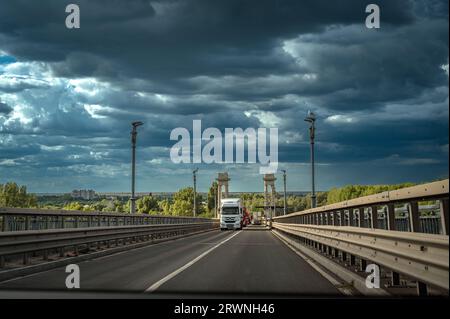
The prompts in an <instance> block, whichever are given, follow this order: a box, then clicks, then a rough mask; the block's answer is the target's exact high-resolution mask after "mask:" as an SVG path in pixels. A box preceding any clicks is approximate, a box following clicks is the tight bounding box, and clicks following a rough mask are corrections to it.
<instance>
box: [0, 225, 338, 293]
mask: <svg viewBox="0 0 450 319" xmlns="http://www.w3.org/2000/svg"><path fill="white" fill-rule="evenodd" d="M78 265H79V266H80V272H81V276H80V277H81V280H80V282H81V290H95V291H121V292H124V291H125V292H144V291H146V290H147V289H149V288H150V290H151V291H152V293H178V292H179V293H192V292H198V293H206V294H208V293H249V294H251V293H256V294H258V293H269V294H277V293H279V294H301V295H305V294H306V295H317V294H322V295H324V294H325V295H339V294H340V292H339V291H338V290H337V289H336V288H335V287H334V286H333V285H332V284H331V283H330V282H329V281H328V280H327V279H325V278H324V277H322V275H321V274H320V273H318V272H317V271H316V270H314V269H313V268H312V267H311V266H310V265H309V264H308V263H307V262H305V261H304V260H303V259H302V258H300V257H299V256H298V255H297V254H295V253H294V252H292V251H291V250H290V249H289V248H288V247H287V246H286V245H285V244H283V243H282V242H281V241H280V240H278V239H277V238H276V237H275V236H274V235H272V234H271V232H268V231H240V232H231V231H226V232H219V231H212V232H209V233H205V234H201V235H196V236H192V237H188V238H184V239H180V240H175V241H170V242H164V243H160V244H157V245H151V246H147V247H144V248H139V249H134V250H130V251H127V252H124V253H118V254H115V255H111V256H107V257H102V258H98V259H95V260H91V261H86V262H81V263H79V264H78ZM182 267H185V269H184V270H183V271H181V272H180V268H182ZM67 275H68V274H66V273H65V268H57V269H54V270H51V271H47V272H43V273H38V274H35V275H31V276H27V277H23V278H18V279H14V280H11V281H7V282H3V283H0V290H3V289H14V290H15V289H27V290H28V289H39V290H53V289H56V290H67V289H66V287H65V278H66V276H67Z"/></svg>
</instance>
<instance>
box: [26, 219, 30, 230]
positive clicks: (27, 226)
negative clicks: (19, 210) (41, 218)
mask: <svg viewBox="0 0 450 319" xmlns="http://www.w3.org/2000/svg"><path fill="white" fill-rule="evenodd" d="M29 229H30V216H28V215H27V216H25V230H29Z"/></svg>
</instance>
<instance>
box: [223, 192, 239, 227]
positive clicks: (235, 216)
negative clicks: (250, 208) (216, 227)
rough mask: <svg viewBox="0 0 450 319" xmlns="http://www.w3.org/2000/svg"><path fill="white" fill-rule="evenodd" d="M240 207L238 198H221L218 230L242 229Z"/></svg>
mask: <svg viewBox="0 0 450 319" xmlns="http://www.w3.org/2000/svg"><path fill="white" fill-rule="evenodd" d="M242 208H243V207H242V202H241V200H240V199H239V198H223V199H222V200H221V202H220V230H225V229H242V218H243V211H242Z"/></svg>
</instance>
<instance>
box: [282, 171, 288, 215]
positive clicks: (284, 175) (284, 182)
mask: <svg viewBox="0 0 450 319" xmlns="http://www.w3.org/2000/svg"><path fill="white" fill-rule="evenodd" d="M282 172H283V186H284V209H283V214H284V215H286V213H287V197H286V170H282Z"/></svg>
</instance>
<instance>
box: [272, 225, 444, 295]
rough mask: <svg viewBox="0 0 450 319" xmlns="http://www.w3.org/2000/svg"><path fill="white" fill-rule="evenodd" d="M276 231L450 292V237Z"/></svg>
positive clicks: (351, 230) (323, 229)
mask: <svg viewBox="0 0 450 319" xmlns="http://www.w3.org/2000/svg"><path fill="white" fill-rule="evenodd" d="M273 227H274V228H275V229H279V230H281V231H283V232H285V233H288V234H291V235H294V236H297V237H302V238H304V239H306V240H310V241H313V242H315V243H316V245H317V244H318V245H319V250H322V249H323V250H325V248H322V245H323V247H328V248H327V249H330V248H331V249H337V250H339V251H340V252H341V254H342V253H346V254H350V255H351V256H358V257H360V258H363V259H364V260H370V261H371V262H373V263H376V264H378V265H380V266H384V267H386V268H388V269H390V270H392V271H396V272H398V273H401V274H403V275H405V276H408V277H411V278H414V279H417V280H419V281H421V282H423V283H426V284H430V285H432V286H435V287H439V288H442V289H446V290H448V289H449V240H448V236H443V235H429V234H420V233H407V232H394V231H387V230H381V229H358V228H355V227H339V228H336V227H333V226H305V225H296V224H280V223H274V224H273ZM345 257H347V256H345ZM353 265H354V263H353Z"/></svg>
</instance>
